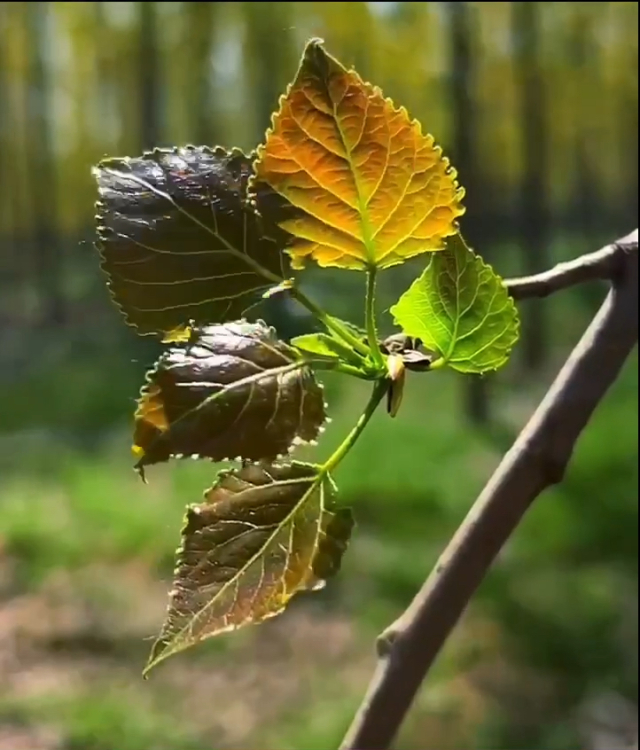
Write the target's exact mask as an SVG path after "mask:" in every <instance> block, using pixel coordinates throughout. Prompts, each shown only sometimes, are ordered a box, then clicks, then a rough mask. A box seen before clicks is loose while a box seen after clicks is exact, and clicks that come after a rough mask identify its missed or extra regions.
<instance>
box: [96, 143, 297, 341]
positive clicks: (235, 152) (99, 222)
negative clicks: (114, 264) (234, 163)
mask: <svg viewBox="0 0 640 750" xmlns="http://www.w3.org/2000/svg"><path fill="white" fill-rule="evenodd" d="M181 150H187V151H189V150H191V151H202V152H204V153H206V154H209V155H214V156H227V157H233V156H243V157H244V158H245V159H247V160H249V162H250V164H251V170H252V171H253V169H254V164H255V162H256V158H255V156H256V153H257V152H256V149H254V150H252V151H249V152H248V153H247V152H245V151H244V150H243V149H241V148H238V147H237V146H233V147H232V148H230V149H227V148H225V147H224V146H213V147H211V146H195V145H193V144H187V145H185V146H171V147H168V148H161V147H159V146H156V147H155V148H153V149H151V150H150V151H143V152H142V154H141V155H140V156H136V157H131V156H109V157H107V158H105V159H101V160H100V161H99V162H98V163H97V164H95V165H93V166H92V167H91V174H92V175H93V176H94V178H95V179H96V182H97V177H98V174H99V172H100V170H101V169H105V168H106V164H107V162H110V161H113V162H130V161H135V160H139V159H146V160H148V161H154V160H155V159H156V157H157V156H158V154H178V153H179V152H180V151H181ZM253 176H254V175H250V176H249V177H248V179H247V188H246V190H245V194H244V196H242V202H243V205H244V206H246V207H247V208H249V209H250V210H251V211H252V212H253V214H254V215H255V216H256V217H257V218H262V214H261V213H260V211H259V210H258V206H257V196H255V195H252V196H250V195H249V183H250V181H251V180H252V179H253ZM103 206H104V201H102V199H101V198H100V197H98V199H97V200H96V201H95V202H94V210H95V214H94V223H95V232H96V239H95V240H94V242H93V245H94V248H95V249H96V251H97V252H98V256H99V258H100V270H101V271H102V273H103V275H104V276H105V278H106V286H107V289H108V290H109V296H110V298H111V301H112V303H113V304H114V305H115V307H116V308H117V309H118V311H119V313H120V315H121V316H122V319H123V320H124V322H125V324H126V325H127V326H128V327H129V328H132V329H133V330H134V331H135V332H136V334H137V335H138V336H156V337H158V336H160V337H162V336H164V335H165V333H166V332H165V331H144V332H143V331H141V330H140V329H139V328H138V326H137V325H136V324H135V323H133V322H132V321H131V319H130V317H129V315H128V313H127V312H126V311H125V309H124V307H123V305H122V304H121V303H120V302H119V301H118V300H117V298H116V295H115V292H114V290H113V286H112V282H111V278H110V274H109V272H108V271H107V269H106V265H107V259H106V256H105V254H104V246H105V244H106V242H107V241H108V238H107V237H105V235H104V232H105V230H106V229H107V227H106V225H105V224H104V218H105V211H104V209H103ZM196 223H198V222H196ZM207 231H210V230H209V229H208V230H207ZM283 231H285V230H283ZM218 239H220V240H221V241H222V242H224V240H223V239H222V238H221V237H218ZM225 244H227V243H226V242H225ZM274 244H275V243H274ZM229 249H232V250H234V252H236V253H237V254H238V255H239V256H243V259H245V258H248V259H249V260H248V261H246V262H247V265H248V266H251V267H252V268H253V269H254V270H255V271H256V273H260V274H261V275H262V276H263V277H264V279H265V285H264V287H265V288H268V287H269V285H270V284H274V283H282V281H283V280H285V281H286V276H287V273H286V271H285V266H284V253H283V252H282V250H283V248H278V250H279V251H280V256H281V267H282V279H275V278H273V274H271V272H269V271H268V270H267V269H264V268H262V266H260V264H259V263H257V262H256V261H254V260H253V259H252V258H250V257H249V256H246V255H245V254H244V253H242V252H240V251H238V250H237V248H229ZM186 322H187V321H185V323H186ZM218 322H219V323H224V322H227V321H218Z"/></svg>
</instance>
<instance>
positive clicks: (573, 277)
mask: <svg viewBox="0 0 640 750" xmlns="http://www.w3.org/2000/svg"><path fill="white" fill-rule="evenodd" d="M637 246H638V230H637V229H635V230H634V231H633V232H631V233H630V234H628V235H627V236H626V237H623V238H622V239H621V240H618V241H617V242H614V243H612V244H611V245H607V246H606V247H603V248H602V249H601V250H596V252H595V253H589V254H588V255H581V256H580V257H579V258H576V259H575V260H570V261H568V262H566V263H559V264H558V265H557V266H555V267H554V268H551V269H550V270H549V271H543V273H538V274H536V275H535V276H523V277H522V278H519V279H508V280H507V281H505V284H506V286H507V289H508V290H509V293H510V294H511V296H512V297H513V298H514V299H528V298H531V297H548V296H549V295H550V294H553V293H554V292H559V291H560V290H562V289H568V288H569V287H570V286H575V285H576V284H582V283H584V282H585V281H595V280H598V279H599V280H601V281H607V280H609V279H612V278H613V277H614V276H615V275H616V273H617V271H618V269H620V268H621V267H622V266H623V265H624V262H625V255H626V254H627V253H629V252H630V248H633V247H637Z"/></svg>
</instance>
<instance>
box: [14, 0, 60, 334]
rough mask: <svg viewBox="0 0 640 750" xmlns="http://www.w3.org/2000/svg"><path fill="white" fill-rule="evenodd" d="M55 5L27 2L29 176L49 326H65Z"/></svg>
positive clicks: (34, 258)
mask: <svg viewBox="0 0 640 750" xmlns="http://www.w3.org/2000/svg"><path fill="white" fill-rule="evenodd" d="M49 11H50V4H49V3H46V2H29V3H24V12H25V13H26V25H27V37H28V40H29V77H28V87H29V88H28V92H27V128H26V129H27V143H28V149H27V173H28V185H29V193H30V201H31V215H32V221H33V226H32V229H31V232H32V234H31V237H32V242H33V254H32V261H33V263H34V264H35V269H34V278H35V279H36V285H37V288H38V292H39V296H40V300H39V302H40V306H41V311H42V315H43V322H44V323H45V324H46V325H62V324H63V323H64V322H65V312H66V310H65V307H66V305H65V298H64V286H63V283H64V264H63V258H62V255H61V252H60V243H59V237H58V236H57V232H56V204H57V201H56V184H55V164H54V157H53V153H52V138H51V124H52V123H51V108H50V106H49V94H50V92H51V88H50V83H49V75H48V73H49V71H48V68H47V58H48V55H47V45H48V44H49V41H50V25H49Z"/></svg>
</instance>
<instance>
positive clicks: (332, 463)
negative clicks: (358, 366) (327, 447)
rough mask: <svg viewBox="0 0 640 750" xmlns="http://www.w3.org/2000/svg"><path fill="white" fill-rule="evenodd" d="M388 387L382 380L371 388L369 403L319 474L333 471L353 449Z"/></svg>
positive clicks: (386, 381)
mask: <svg viewBox="0 0 640 750" xmlns="http://www.w3.org/2000/svg"><path fill="white" fill-rule="evenodd" d="M388 387H389V381H388V380H387V379H386V378H385V379H384V380H378V381H377V382H376V384H375V385H374V386H373V392H372V393H371V397H370V398H369V402H368V403H367V405H366V406H365V408H364V411H363V412H362V414H361V415H360V418H359V419H358V421H357V422H356V423H355V425H354V427H353V429H352V430H351V432H350V433H349V434H348V435H347V437H346V438H345V439H344V440H343V441H342V443H340V445H339V446H338V447H337V448H336V450H335V451H334V452H333V454H332V455H331V456H329V458H328V459H327V461H325V463H324V464H323V465H322V467H321V469H320V472H321V473H322V474H328V473H329V472H331V471H333V470H334V469H335V468H336V466H337V465H338V464H339V463H340V461H342V459H343V458H344V457H345V456H346V455H347V453H348V452H349V451H350V450H351V449H352V448H353V446H354V445H355V443H356V440H357V439H358V438H359V437H360V435H361V434H362V431H363V430H364V428H365V427H366V426H367V423H368V422H369V420H370V419H371V417H372V416H373V413H374V412H375V410H376V409H377V408H378V404H379V403H380V401H382V399H383V398H384V396H385V394H386V392H387V388H388Z"/></svg>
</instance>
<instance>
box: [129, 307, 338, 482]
mask: <svg viewBox="0 0 640 750" xmlns="http://www.w3.org/2000/svg"><path fill="white" fill-rule="evenodd" d="M232 322H233V323H248V322H249V321H247V320H246V319H244V318H242V319H241V320H238V321H229V324H230V323H232ZM259 324H262V325H264V327H265V328H266V329H267V330H268V332H269V333H272V334H274V335H277V332H276V329H275V328H274V327H273V326H269V325H267V324H266V323H265V322H264V321H262V320H258V321H256V322H255V324H252V325H259ZM214 325H219V326H224V325H225V323H216V324H214ZM205 327H206V326H205ZM263 343H266V342H263ZM279 343H281V344H283V345H285V346H287V347H288V349H289V350H290V352H291V356H292V359H295V360H296V361H294V362H291V363H290V364H289V365H283V366H282V368H272V369H270V370H267V371H265V372H262V373H256V375H253V376H249V377H248V378H242V379H241V380H238V381H235V382H234V383H231V384H230V385H229V388H230V389H232V388H234V387H236V386H238V385H244V384H246V382H247V381H249V380H251V379H253V380H261V379H262V377H264V378H267V377H272V376H273V374H274V373H275V372H278V373H281V372H293V371H294V370H296V369H300V370H302V369H304V368H308V370H309V372H310V373H311V374H312V375H313V376H314V381H315V384H316V385H317V386H318V388H319V389H320V391H321V392H322V393H324V383H323V382H322V381H320V380H318V379H317V378H315V373H313V370H312V368H311V366H310V364H309V362H308V361H306V360H305V359H296V358H297V357H298V355H299V352H298V351H297V350H296V349H295V348H294V347H292V346H291V345H289V344H286V342H284V341H279ZM180 346H183V347H187V348H188V344H176V343H173V344H172V348H180ZM280 353H282V352H280ZM168 356H169V351H166V352H163V353H162V354H161V355H160V356H159V357H158V359H157V360H156V361H155V363H154V364H153V366H152V367H150V368H149V369H148V370H147V371H146V372H145V378H144V383H143V384H142V386H141V388H140V391H139V395H138V398H137V399H136V409H135V412H134V415H133V418H134V422H135V420H136V419H137V418H138V416H139V414H140V409H141V407H142V402H143V401H144V399H145V397H146V396H148V395H149V390H150V388H151V386H153V385H154V383H153V380H152V378H153V376H154V375H155V374H156V373H157V372H158V370H159V368H160V365H161V364H162V363H163V362H164V360H165V359H167V357H168ZM225 392H226V391H225ZM219 393H223V392H222V391H220V392H219ZM217 395H218V394H213V395H212V396H210V397H209V399H205V401H203V402H202V403H201V404H199V405H198V406H197V407H194V408H193V409H191V410H190V411H188V412H186V413H185V414H183V415H182V417H180V419H178V420H176V422H179V421H181V420H182V419H184V418H186V417H188V416H189V415H190V414H193V413H194V412H196V411H197V410H198V409H201V408H202V407H203V406H205V404H207V403H209V401H211V400H213V399H214V398H215V397H216V396H217ZM323 406H324V420H323V422H322V424H321V425H319V427H318V437H319V436H320V435H322V434H323V433H324V431H325V429H326V425H327V424H328V423H329V422H330V419H329V417H328V416H327V409H328V407H329V405H328V404H327V402H326V401H323ZM176 422H174V424H176ZM169 430H171V426H170V427H169V429H168V430H167V431H166V432H168V431H169ZM162 434H163V435H164V434H165V433H162ZM317 444H318V441H317V439H313V440H304V439H303V438H301V437H299V436H297V435H296V436H295V437H294V438H293V440H292V441H291V444H290V446H289V449H288V450H287V452H286V453H279V454H278V455H277V456H276V457H275V459H274V461H286V460H287V459H288V458H289V457H290V456H291V455H293V453H294V451H295V450H296V449H297V448H301V447H302V446H305V445H309V446H316V445H317ZM138 447H139V446H136V445H133V447H132V450H133V452H134V454H135V455H139V456H140V458H139V461H138V462H137V463H136V464H135V466H134V469H135V471H137V472H138V474H139V475H140V477H141V478H142V480H143V482H146V472H145V466H146V464H143V463H142V459H143V458H144V455H145V454H146V453H148V451H144V452H143V453H142V454H139V453H138V452H137V450H136V449H137V448H138ZM184 459H192V460H194V461H210V462H211V463H214V464H215V463H237V464H242V463H246V462H247V459H245V458H244V456H227V457H225V458H222V459H219V460H218V459H213V458H209V457H208V456H201V455H200V454H198V453H189V454H185V453H170V454H169V460H184Z"/></svg>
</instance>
